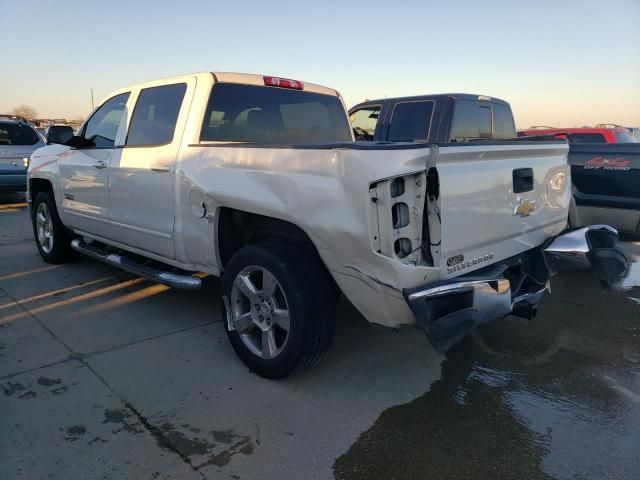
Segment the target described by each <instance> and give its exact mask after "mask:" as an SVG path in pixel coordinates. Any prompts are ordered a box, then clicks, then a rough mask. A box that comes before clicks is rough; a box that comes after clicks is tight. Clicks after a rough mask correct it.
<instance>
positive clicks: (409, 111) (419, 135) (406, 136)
mask: <svg viewBox="0 0 640 480" xmlns="http://www.w3.org/2000/svg"><path fill="white" fill-rule="evenodd" d="M434 105H435V102H434V101H432V100H429V101H424V102H402V103H396V105H395V107H394V108H393V113H392V115H391V124H390V125H389V132H388V133H387V140H389V141H391V142H413V141H415V140H427V139H428V138H429V129H430V128H431V116H432V114H433V107H434Z"/></svg>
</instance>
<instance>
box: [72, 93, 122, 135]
mask: <svg viewBox="0 0 640 480" xmlns="http://www.w3.org/2000/svg"><path fill="white" fill-rule="evenodd" d="M128 99H129V92H127V93H121V94H120V95H116V96H115V97H112V98H110V99H109V100H107V101H106V102H104V103H103V104H102V106H101V107H100V108H98V110H96V112H95V113H94V114H93V116H92V117H91V118H90V119H89V120H88V121H87V124H86V126H85V128H84V134H83V137H84V139H85V140H87V142H88V146H90V147H91V146H93V147H99V148H110V147H113V145H114V143H115V141H116V134H117V133H118V127H119V126H120V122H121V121H122V114H123V112H124V109H125V107H126V105H127V100H128Z"/></svg>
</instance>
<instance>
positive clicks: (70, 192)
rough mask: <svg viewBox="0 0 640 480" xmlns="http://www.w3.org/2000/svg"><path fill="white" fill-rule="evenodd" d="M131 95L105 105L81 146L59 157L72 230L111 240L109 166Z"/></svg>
mask: <svg viewBox="0 0 640 480" xmlns="http://www.w3.org/2000/svg"><path fill="white" fill-rule="evenodd" d="M128 98H129V92H127V93H121V94H120V95H116V96H114V97H112V98H110V99H109V100H107V101H106V102H105V103H103V104H102V106H100V107H99V108H98V109H97V110H96V111H95V112H94V114H93V115H92V116H91V118H90V119H89V120H88V121H87V123H86V124H85V127H84V128H83V132H82V134H81V138H82V141H81V143H82V146H80V147H78V148H71V149H70V150H69V151H67V152H65V153H63V154H61V155H60V159H59V167H60V183H61V186H62V195H63V198H62V214H63V216H64V217H65V218H64V220H65V223H66V224H67V225H69V226H70V227H71V228H73V229H76V230H80V231H83V232H86V233H90V234H94V235H98V236H100V237H106V238H110V237H111V227H110V225H109V166H110V164H111V161H112V158H113V156H114V152H115V148H114V145H115V141H116V138H117V135H118V131H119V130H120V124H121V123H122V118H123V116H124V114H125V109H126V104H127V100H128Z"/></svg>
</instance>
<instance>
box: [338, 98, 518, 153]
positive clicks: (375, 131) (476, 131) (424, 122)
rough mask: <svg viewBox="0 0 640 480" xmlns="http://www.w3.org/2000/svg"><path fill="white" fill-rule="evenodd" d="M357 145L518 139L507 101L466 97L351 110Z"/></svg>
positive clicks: (371, 103) (377, 103) (369, 104)
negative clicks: (370, 142)
mask: <svg viewBox="0 0 640 480" xmlns="http://www.w3.org/2000/svg"><path fill="white" fill-rule="evenodd" d="M349 120H350V122H351V127H352V128H353V132H354V136H355V138H356V140H362V141H375V142H427V143H457V142H466V141H471V140H504V139H510V138H513V137H515V136H516V129H515V124H514V121H513V113H512V112H511V107H510V106H509V104H508V103H507V102H505V101H504V100H500V99H498V98H493V97H488V96H486V95H474V94H466V93H450V94H438V95H421V96H415V97H397V98H385V99H378V100H368V101H366V102H362V103H359V104H358V105H355V106H354V107H352V108H351V109H350V110H349Z"/></svg>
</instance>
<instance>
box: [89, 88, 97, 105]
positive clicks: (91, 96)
mask: <svg viewBox="0 0 640 480" xmlns="http://www.w3.org/2000/svg"><path fill="white" fill-rule="evenodd" d="M89 90H91V110H93V109H94V108H96V106H95V104H94V103H93V88H90V89H89Z"/></svg>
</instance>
